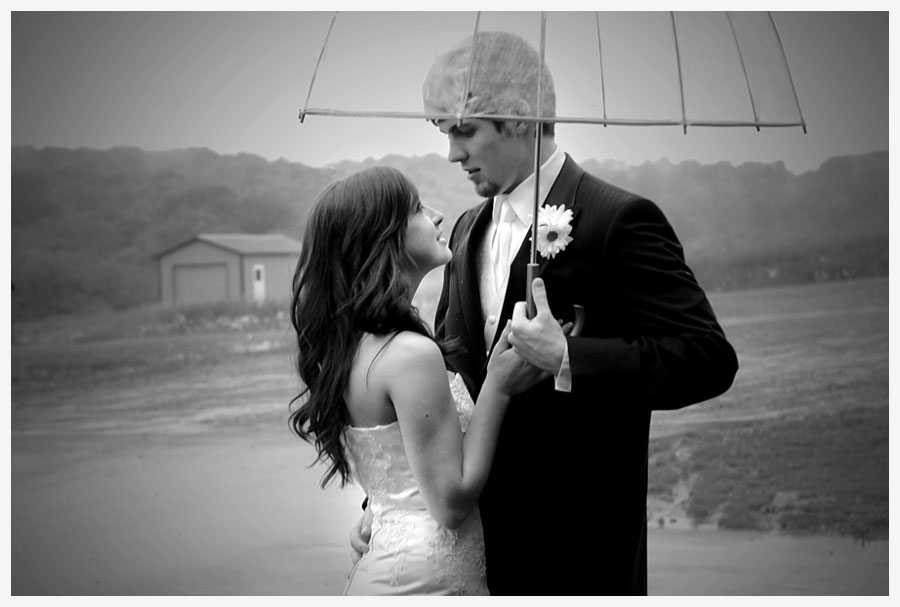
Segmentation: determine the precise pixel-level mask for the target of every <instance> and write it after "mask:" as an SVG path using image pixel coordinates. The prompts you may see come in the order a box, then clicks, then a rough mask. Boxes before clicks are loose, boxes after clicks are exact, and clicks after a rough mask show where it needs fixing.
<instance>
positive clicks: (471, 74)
mask: <svg viewBox="0 0 900 607" xmlns="http://www.w3.org/2000/svg"><path fill="white" fill-rule="evenodd" d="M480 22H481V11H478V12H476V13H475V31H474V32H472V58H471V59H470V60H469V71H468V72H466V86H465V88H464V89H463V94H462V99H460V100H459V111H457V113H456V119H457V121H458V122H459V123H460V124H462V119H463V114H464V113H465V111H466V102H467V101H468V100H469V89H470V87H471V86H472V78H473V77H474V72H475V59H476V56H477V54H478V53H477V48H478V45H477V44H475V41H476V39H477V37H478V26H479V24H480Z"/></svg>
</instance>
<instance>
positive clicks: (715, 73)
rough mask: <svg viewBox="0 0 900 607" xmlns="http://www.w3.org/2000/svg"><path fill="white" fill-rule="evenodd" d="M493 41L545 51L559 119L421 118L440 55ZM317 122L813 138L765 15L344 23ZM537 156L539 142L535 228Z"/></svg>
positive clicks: (316, 76)
mask: <svg viewBox="0 0 900 607" xmlns="http://www.w3.org/2000/svg"><path fill="white" fill-rule="evenodd" d="M339 16H340V19H339V18H338V17H339ZM488 30H503V31H509V32H512V33H515V34H518V35H520V36H522V37H523V38H525V39H526V40H528V41H529V42H531V44H532V46H533V47H534V48H535V49H537V50H538V51H539V53H540V55H541V57H542V58H543V59H544V60H545V62H546V64H547V66H548V69H549V70H550V71H551V73H552V74H553V78H554V84H555V88H556V91H557V111H556V115H555V116H546V115H544V114H543V112H542V108H541V107H540V99H541V95H540V94H538V95H537V99H538V100H539V102H538V107H537V111H536V112H535V114H534V115H533V116H518V115H517V116H507V115H500V114H485V113H470V112H467V110H466V107H465V105H464V100H465V99H466V98H467V93H468V91H467V90H465V89H463V90H460V91H459V98H460V105H459V108H458V110H457V112H456V113H454V114H430V113H426V112H424V111H423V110H422V107H421V84H422V81H423V80H424V77H425V74H426V73H427V71H428V69H429V67H430V65H431V63H432V61H433V59H434V57H435V56H436V54H438V53H440V52H442V51H444V50H446V49H448V48H449V47H450V46H452V45H453V44H454V43H456V42H457V41H459V40H461V39H463V38H465V37H466V36H468V35H473V34H475V33H477V32H479V31H488ZM540 80H541V79H540V78H538V79H537V81H538V83H540ZM348 85H351V86H349V87H348ZM354 88H355V92H352V89H354ZM314 93H315V96H314ZM538 93H540V91H538ZM329 94H331V97H329ZM312 101H315V105H311V102H312ZM314 115H315V116H338V117H356V118H399V119H418V120H444V119H456V120H460V121H461V120H463V119H466V118H487V119H492V120H504V119H510V120H518V121H523V120H524V121H533V122H536V123H542V122H554V123H557V124H564V123H574V124H593V125H600V126H604V127H610V126H612V127H679V128H681V129H682V130H683V132H684V133H685V134H687V132H688V129H689V128H695V127H701V128H703V127H708V128H717V127H750V128H755V129H757V130H759V129H761V128H776V127H799V128H801V129H802V130H803V132H806V122H805V120H804V119H803V114H802V111H801V108H800V103H799V100H798V98H797V94H796V89H795V87H794V83H793V79H792V77H791V73H790V69H789V67H788V62H787V57H786V55H785V52H784V48H783V46H782V43H781V39H780V36H779V34H778V30H777V27H776V24H775V20H774V18H773V16H772V14H771V13H768V12H737V13H730V12H720V13H711V12H686V13H679V12H641V13H619V12H614V13H608V12H596V13H582V12H565V13H549V14H548V13H546V12H540V13H537V12H526V13H511V12H499V13H481V12H478V13H475V14H474V15H473V14H471V13H462V12H452V13H437V12H426V13H391V12H388V13H343V14H340V15H339V14H338V13H335V14H334V15H333V17H332V18H331V20H330V23H329V26H328V29H327V32H325V35H324V40H323V44H322V50H321V52H320V54H319V56H318V60H317V62H316V65H315V69H314V71H313V74H312V77H311V79H310V85H309V91H308V93H307V97H306V101H305V104H304V106H303V108H302V109H301V110H300V121H301V122H303V121H304V120H305V119H306V117H307V116H314ZM539 131H540V129H535V133H536V135H537V134H538V133H539ZM540 145H541V138H540V136H536V137H535V171H534V175H535V187H534V212H533V214H532V217H534V218H537V217H538V213H537V211H538V204H539V197H538V185H539V184H538V179H539V170H538V169H539V158H540ZM537 229H538V225H537V221H536V220H534V221H532V226H531V230H532V233H531V257H530V263H529V265H528V278H529V280H528V284H529V288H528V292H527V293H526V301H527V303H528V310H529V314H530V315H533V313H534V303H533V300H532V296H531V289H530V284H531V282H532V279H533V278H534V276H535V275H536V272H537V267H538V265H537V258H536V256H537V247H536V245H537ZM576 316H577V315H576ZM576 325H577V323H576ZM576 330H577V328H576Z"/></svg>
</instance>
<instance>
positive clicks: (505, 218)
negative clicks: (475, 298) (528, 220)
mask: <svg viewBox="0 0 900 607" xmlns="http://www.w3.org/2000/svg"><path fill="white" fill-rule="evenodd" d="M495 202H501V204H500V221H499V222H498V223H497V229H496V230H495V231H494V237H493V238H492V239H491V267H492V269H493V271H494V290H495V291H496V292H497V293H498V294H499V292H500V290H501V289H502V288H503V283H505V282H506V275H507V274H508V273H509V258H510V255H511V254H512V252H511V251H510V248H511V246H512V234H513V222H514V221H516V212H515V211H514V210H513V208H512V205H510V204H509V201H508V200H507V199H506V197H505V196H504V197H502V199H501V198H500V197H499V196H498V197H497V200H495Z"/></svg>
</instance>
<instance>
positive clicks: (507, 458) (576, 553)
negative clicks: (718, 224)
mask: <svg viewBox="0 0 900 607" xmlns="http://www.w3.org/2000/svg"><path fill="white" fill-rule="evenodd" d="M545 204H548V205H559V204H562V205H564V206H566V207H567V208H570V209H572V212H573V219H572V223H571V225H572V232H571V234H570V235H571V237H572V238H573V240H572V242H571V243H569V245H568V246H567V248H566V249H565V250H564V251H562V252H560V253H558V254H557V256H556V257H555V258H554V259H551V260H547V259H544V258H542V257H540V256H539V257H538V259H539V262H540V276H541V277H542V278H543V279H544V282H545V284H546V286H547V293H548V297H549V301H550V306H551V308H552V309H553V312H554V315H555V316H556V317H557V318H564V319H566V320H572V316H573V308H572V305H573V304H580V305H582V306H584V308H585V310H586V318H587V322H586V324H585V326H584V329H583V331H582V333H581V336H579V337H570V338H568V347H569V359H570V366H571V370H572V377H573V381H572V391H571V393H562V392H556V391H555V390H554V384H553V380H552V379H551V380H547V381H545V382H543V383H541V384H539V385H537V386H535V387H534V388H532V389H531V390H529V391H527V392H525V393H523V394H521V395H518V396H516V397H514V398H513V399H512V402H511V403H510V406H509V409H508V410H507V413H506V416H505V418H504V421H503V425H502V428H501V431H500V436H499V439H498V443H497V451H496V455H495V457H494V463H493V466H492V469H491V474H490V476H489V478H488V481H487V484H486V486H485V489H484V491H483V493H482V495H481V498H480V500H479V505H480V509H481V514H482V521H483V524H484V532H485V542H486V550H487V563H488V565H487V566H488V585H489V587H490V590H491V593H492V594H520V595H536V594H557V595H559V594H564V595H598V594H646V592H647V543H646V533H647V518H646V517H647V515H646V498H647V447H648V437H649V426H650V413H651V411H652V410H654V409H677V408H680V407H685V406H687V405H690V404H693V403H696V402H699V401H703V400H706V399H709V398H712V397H714V396H717V395H719V394H721V393H723V392H724V391H725V390H727V389H728V388H729V387H730V386H731V383H732V381H733V379H734V376H735V373H736V372H737V357H736V356H735V353H734V350H733V348H732V347H731V345H730V344H729V343H728V341H727V340H726V338H725V335H724V333H723V331H722V329H721V328H720V326H719V324H718V322H717V321H716V318H715V315H714V313H713V310H712V307H711V306H710V304H709V301H708V300H707V297H706V295H705V293H704V292H703V290H702V289H701V288H700V286H699V285H698V284H697V281H696V279H695V278H694V275H693V273H692V272H691V270H690V268H688V266H687V265H686V263H685V260H684V256H683V252H682V248H681V245H680V243H679V241H678V239H677V237H676V236H675V233H674V232H673V230H672V228H671V226H670V225H669V223H668V221H667V220H666V218H665V217H664V216H663V214H662V212H661V211H660V210H659V208H658V207H657V206H656V205H655V204H654V203H652V202H651V201H649V200H646V199H643V198H641V197H639V196H636V195H634V194H631V193H629V192H626V191H624V190H621V189H619V188H616V187H614V186H612V185H610V184H608V183H605V182H604V181H602V180H600V179H597V178H595V177H593V176H592V175H589V174H587V173H586V172H585V171H584V170H583V169H581V168H580V167H579V166H578V165H577V164H576V163H575V162H574V161H573V160H572V159H571V158H570V157H568V156H567V157H566V160H565V164H564V165H563V168H562V171H561V173H560V175H559V177H558V178H557V180H556V182H555V183H554V185H553V187H552V189H551V190H550V192H549V194H548V197H547V200H546V202H545ZM490 220H491V201H490V200H486V201H483V202H482V203H481V204H480V205H478V206H476V207H473V208H472V209H469V210H468V211H467V212H466V213H464V214H463V215H462V216H461V217H460V219H459V221H457V223H456V225H455V226H454V229H453V233H452V235H451V242H450V245H451V249H452V250H453V256H452V259H451V261H450V263H449V264H448V265H447V267H446V268H445V271H444V285H443V290H442V292H441V297H440V300H439V303H438V307H437V313H436V318H435V329H436V337H437V338H438V339H454V340H457V341H458V342H459V344H460V346H461V347H460V348H459V349H458V350H457V351H456V352H455V353H451V354H450V355H448V357H447V362H448V366H449V367H450V368H451V369H452V370H454V371H456V372H458V373H460V374H461V375H462V376H463V378H464V379H465V381H466V384H467V385H468V387H469V390H470V392H471V393H472V394H473V397H474V396H477V394H478V392H479V390H480V388H481V385H482V382H483V381H484V377H485V372H486V361H487V355H486V348H485V344H484V338H483V334H482V326H483V322H484V320H483V319H482V314H481V306H480V299H479V297H480V296H479V290H478V263H477V262H478V260H477V257H478V255H477V253H478V249H479V246H480V243H481V242H482V239H483V237H484V236H485V231H486V229H487V227H488V226H489V225H490ZM529 251H530V234H529V236H528V237H526V239H525V242H524V243H523V244H522V248H521V249H520V250H519V251H518V254H517V256H516V258H515V260H514V261H513V263H512V268H511V273H510V278H509V281H508V288H507V292H506V298H505V300H504V304H503V311H502V316H501V319H500V321H499V322H500V325H499V326H503V325H505V324H506V320H507V319H508V318H510V317H511V315H512V310H513V306H514V304H515V302H516V301H522V300H524V298H525V288H526V276H525V267H526V264H527V263H528V259H529ZM498 334H499V331H498Z"/></svg>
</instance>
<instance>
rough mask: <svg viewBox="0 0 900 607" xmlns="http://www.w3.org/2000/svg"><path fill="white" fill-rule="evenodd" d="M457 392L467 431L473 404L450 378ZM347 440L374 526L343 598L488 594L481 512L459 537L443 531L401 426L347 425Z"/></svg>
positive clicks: (468, 521)
mask: <svg viewBox="0 0 900 607" xmlns="http://www.w3.org/2000/svg"><path fill="white" fill-rule="evenodd" d="M450 389H451V392H452V393H453V398H454V400H455V401H456V409H457V412H458V413H459V420H460V424H461V425H462V429H463V432H465V431H466V429H467V428H468V425H469V420H470V419H471V417H472V411H473V409H474V403H473V402H472V398H471V396H469V392H468V390H466V385H465V383H464V382H463V380H462V378H461V377H460V376H459V375H452V376H451V379H450ZM345 441H346V442H345V448H346V450H347V454H348V459H349V461H350V467H351V471H352V475H353V478H354V479H355V480H356V482H358V483H359V484H360V485H361V486H362V488H363V489H364V490H365V492H366V495H367V496H368V498H369V508H371V509H372V514H373V521H372V539H371V541H370V542H369V551H368V552H367V553H365V554H364V555H363V557H362V559H360V560H359V562H358V563H357V564H356V565H355V566H354V567H353V569H352V570H351V572H350V579H349V580H348V582H347V586H346V588H345V590H344V594H346V595H404V594H405V595H473V594H474V595H483V594H488V590H487V583H486V580H485V560H484V536H483V534H482V530H481V516H480V515H479V513H478V507H477V506H476V507H475V509H474V510H473V511H472V512H471V513H470V514H469V516H468V518H467V519H466V520H465V521H464V522H463V524H462V525H460V527H459V528H457V529H456V530H454V531H451V530H449V529H446V528H444V527H441V526H440V525H438V523H437V521H435V520H434V518H432V516H431V514H429V512H428V509H427V508H426V507H425V500H424V499H423V497H422V494H421V492H420V491H419V487H418V485H417V483H416V479H415V478H414V477H413V474H412V470H410V467H409V461H408V460H407V458H406V452H405V450H404V449H403V438H402V437H401V435H400V425H399V424H398V423H397V422H394V423H392V424H387V425H383V426H375V427H372V428H354V427H352V426H348V427H347V428H346V432H345Z"/></svg>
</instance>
